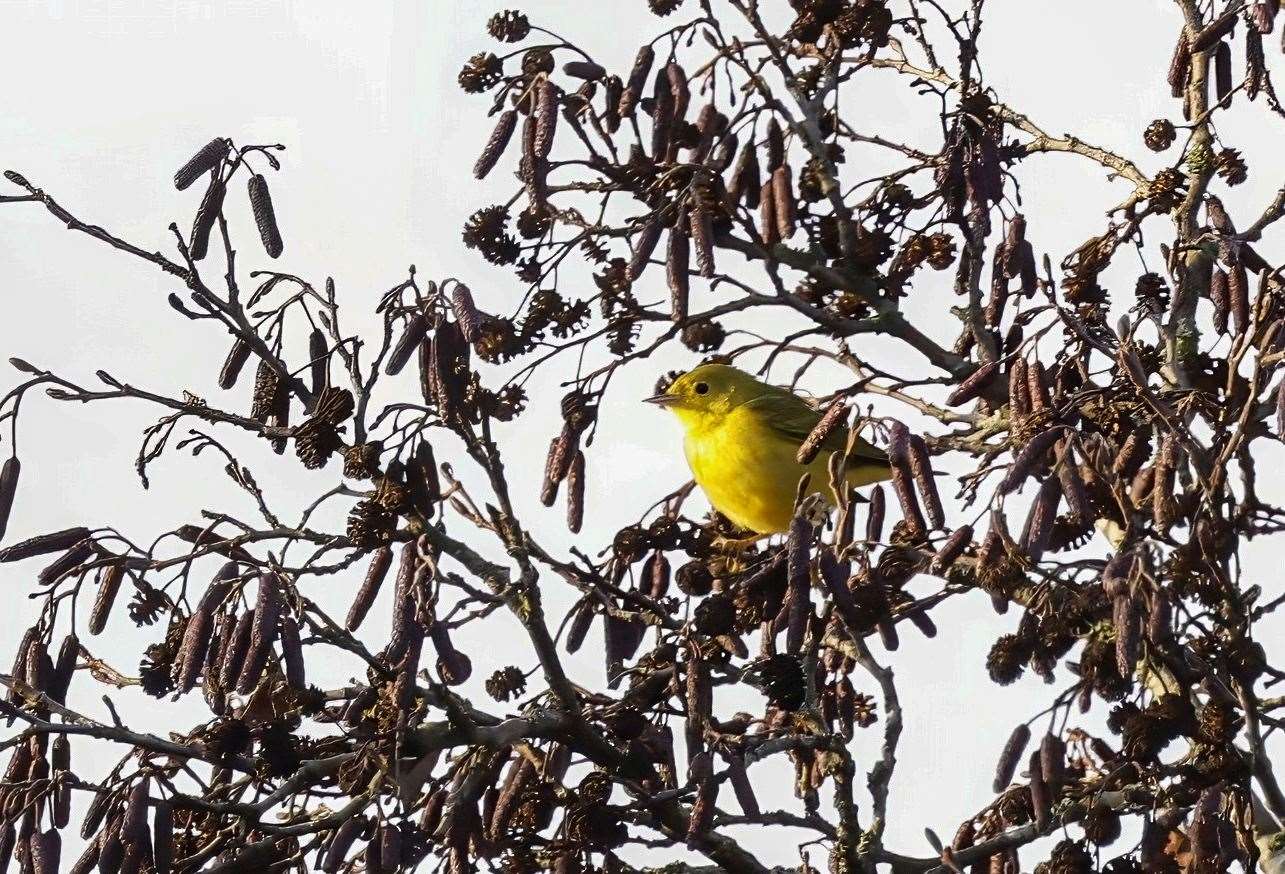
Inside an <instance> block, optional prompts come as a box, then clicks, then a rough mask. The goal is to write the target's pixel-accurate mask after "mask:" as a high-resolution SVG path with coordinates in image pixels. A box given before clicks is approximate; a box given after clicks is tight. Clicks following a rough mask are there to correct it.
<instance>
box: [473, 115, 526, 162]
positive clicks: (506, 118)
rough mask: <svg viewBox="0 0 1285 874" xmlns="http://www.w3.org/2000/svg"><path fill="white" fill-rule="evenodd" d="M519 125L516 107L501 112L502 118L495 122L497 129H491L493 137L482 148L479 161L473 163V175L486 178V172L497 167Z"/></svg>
mask: <svg viewBox="0 0 1285 874" xmlns="http://www.w3.org/2000/svg"><path fill="white" fill-rule="evenodd" d="M517 126H518V113H517V110H515V109H507V110H505V111H504V112H501V113H500V118H499V120H498V121H496V123H495V129H494V130H493V131H491V138H490V139H489V140H487V141H486V146H485V147H483V149H482V154H480V155H478V157H477V163H475V164H474V165H473V176H474V177H475V178H477V179H485V178H486V174H488V173H490V172H491V170H492V169H493V168H494V167H495V165H496V162H498V161H499V160H500V157H501V156H502V155H503V154H504V150H505V149H506V148H508V145H509V140H511V139H512V138H513V131H514V130H516V129H517Z"/></svg>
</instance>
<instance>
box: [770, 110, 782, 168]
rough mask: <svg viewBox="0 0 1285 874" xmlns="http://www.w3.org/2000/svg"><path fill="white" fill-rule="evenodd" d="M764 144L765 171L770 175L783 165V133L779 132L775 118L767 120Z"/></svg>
mask: <svg viewBox="0 0 1285 874" xmlns="http://www.w3.org/2000/svg"><path fill="white" fill-rule="evenodd" d="M766 142H767V171H768V172H769V173H772V172H775V171H776V168H777V167H780V166H781V165H782V164H783V163H785V133H784V132H783V131H782V130H781V124H780V122H778V121H777V120H776V117H775V116H773V117H772V118H770V119H769V120H768V123H767V136H766Z"/></svg>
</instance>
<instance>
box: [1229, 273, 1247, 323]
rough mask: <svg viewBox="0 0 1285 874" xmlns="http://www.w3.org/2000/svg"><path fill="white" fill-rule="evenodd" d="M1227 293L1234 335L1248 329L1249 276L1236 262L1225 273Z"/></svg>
mask: <svg viewBox="0 0 1285 874" xmlns="http://www.w3.org/2000/svg"><path fill="white" fill-rule="evenodd" d="M1227 295H1228V299H1229V302H1230V305H1231V322H1232V328H1233V329H1234V331H1235V333H1236V336H1238V337H1239V336H1240V335H1241V334H1243V333H1245V332H1246V331H1247V330H1249V278H1248V277H1247V276H1246V275H1245V268H1244V266H1242V265H1240V264H1236V265H1234V266H1233V267H1232V268H1231V271H1230V272H1229V273H1228V274H1227Z"/></svg>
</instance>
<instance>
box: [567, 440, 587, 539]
mask: <svg viewBox="0 0 1285 874" xmlns="http://www.w3.org/2000/svg"><path fill="white" fill-rule="evenodd" d="M584 490H585V458H584V453H583V452H581V451H580V450H578V449H577V450H576V454H575V455H574V456H572V458H571V467H570V468H569V469H568V470H567V529H568V530H569V531H571V533H573V534H578V533H579V532H580V526H581V524H583V522H584Z"/></svg>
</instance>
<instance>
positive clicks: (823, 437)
mask: <svg viewBox="0 0 1285 874" xmlns="http://www.w3.org/2000/svg"><path fill="white" fill-rule="evenodd" d="M847 423H848V406H847V398H845V397H843V396H840V397H837V398H835V399H834V400H833V401H831V402H830V405H829V406H828V407H826V409H825V413H823V414H822V415H821V418H820V420H819V421H818V422H817V423H816V425H815V426H814V427H813V428H812V430H811V431H810V432H809V433H808V436H807V437H805V438H803V443H802V444H800V446H799V451H798V453H797V455H796V456H795V459H796V460H797V461H798V462H799V464H802V465H808V464H811V463H812V460H813V459H815V458H816V457H817V453H818V452H820V451H821V447H822V446H824V445H825V443H826V441H827V440H829V439H830V436H831V435H832V434H835V433H842V430H843V429H844V428H845V427H847Z"/></svg>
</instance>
